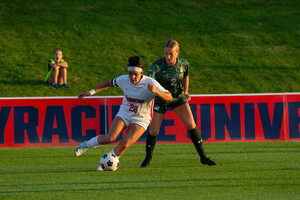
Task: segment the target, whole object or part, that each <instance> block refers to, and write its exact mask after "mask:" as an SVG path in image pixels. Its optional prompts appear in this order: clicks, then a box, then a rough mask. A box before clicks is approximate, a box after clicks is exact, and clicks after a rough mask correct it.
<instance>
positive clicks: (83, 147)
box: [74, 141, 88, 156]
mask: <svg viewBox="0 0 300 200" xmlns="http://www.w3.org/2000/svg"><path fill="white" fill-rule="evenodd" d="M87 149H88V146H87V142H86V141H85V142H83V143H81V144H80V145H79V146H78V147H76V149H75V150H74V154H75V156H80V155H81V154H83V153H84V152H86V150H87Z"/></svg>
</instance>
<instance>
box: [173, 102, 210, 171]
mask: <svg viewBox="0 0 300 200" xmlns="http://www.w3.org/2000/svg"><path fill="white" fill-rule="evenodd" d="M174 111H175V113H176V114H177V116H178V117H179V118H180V119H181V120H182V121H183V123H184V125H185V126H186V128H187V130H188V131H189V133H190V136H191V140H192V142H193V144H194V146H195V148H196V149H197V152H198V154H199V156H200V158H201V163H202V164H204V165H205V164H206V165H216V163H215V162H214V161H212V160H210V159H209V158H207V157H206V155H205V152H204V149H203V141H202V137H201V134H200V133H199V130H198V128H197V126H196V124H195V120H194V117H193V114H192V111H191V108H190V105H189V104H188V103H185V104H182V105H180V106H178V107H176V108H174Z"/></svg>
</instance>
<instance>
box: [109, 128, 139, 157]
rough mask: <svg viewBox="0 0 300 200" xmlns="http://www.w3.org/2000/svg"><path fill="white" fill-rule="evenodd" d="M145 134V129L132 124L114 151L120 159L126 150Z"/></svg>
mask: <svg viewBox="0 0 300 200" xmlns="http://www.w3.org/2000/svg"><path fill="white" fill-rule="evenodd" d="M144 132H145V129H144V128H143V127H142V126H140V125H137V124H130V125H129V127H128V130H127V133H126V135H125V136H124V137H123V138H122V140H121V141H120V143H119V144H118V145H117V146H116V148H115V149H114V152H115V154H116V155H117V156H118V157H120V156H122V155H123V153H124V152H125V150H126V149H127V148H128V147H130V146H131V145H132V144H134V143H135V142H136V141H137V140H138V139H139V138H140V137H141V136H142V135H143V133H144Z"/></svg>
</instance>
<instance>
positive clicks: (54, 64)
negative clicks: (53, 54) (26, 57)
mask: <svg viewBox="0 0 300 200" xmlns="http://www.w3.org/2000/svg"><path fill="white" fill-rule="evenodd" d="M49 66H50V67H51V68H52V69H54V70H55V69H56V68H57V67H58V65H57V64H56V63H55V62H54V61H53V62H52V61H49Z"/></svg>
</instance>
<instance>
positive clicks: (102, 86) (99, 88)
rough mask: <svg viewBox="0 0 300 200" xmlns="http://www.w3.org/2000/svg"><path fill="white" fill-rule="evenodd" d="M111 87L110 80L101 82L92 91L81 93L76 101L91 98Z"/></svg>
mask: <svg viewBox="0 0 300 200" xmlns="http://www.w3.org/2000/svg"><path fill="white" fill-rule="evenodd" d="M111 86H112V83H111V80H107V81H103V82H102V83H100V84H99V85H98V86H97V87H95V88H94V89H92V90H90V91H88V92H82V93H80V94H79V95H78V99H82V98H83V97H85V96H91V95H94V94H96V93H97V92H101V91H103V90H106V89H108V88H110V87H111Z"/></svg>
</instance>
